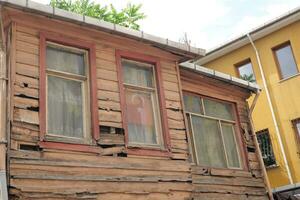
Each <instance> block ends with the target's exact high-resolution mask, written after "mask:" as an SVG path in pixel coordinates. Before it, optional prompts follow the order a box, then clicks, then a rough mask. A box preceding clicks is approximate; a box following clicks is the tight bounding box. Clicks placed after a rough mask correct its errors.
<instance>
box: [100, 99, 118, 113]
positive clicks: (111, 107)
mask: <svg viewBox="0 0 300 200" xmlns="http://www.w3.org/2000/svg"><path fill="white" fill-rule="evenodd" d="M98 108H100V109H102V110H107V111H121V105H120V103H119V102H115V101H103V100H99V101H98Z"/></svg>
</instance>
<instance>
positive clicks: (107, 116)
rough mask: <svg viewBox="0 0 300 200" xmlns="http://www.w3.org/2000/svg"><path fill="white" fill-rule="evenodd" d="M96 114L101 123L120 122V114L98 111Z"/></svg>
mask: <svg viewBox="0 0 300 200" xmlns="http://www.w3.org/2000/svg"><path fill="white" fill-rule="evenodd" d="M98 114H99V120H100V121H101V122H104V121H106V122H122V117H121V112H115V111H106V110H99V111H98Z"/></svg>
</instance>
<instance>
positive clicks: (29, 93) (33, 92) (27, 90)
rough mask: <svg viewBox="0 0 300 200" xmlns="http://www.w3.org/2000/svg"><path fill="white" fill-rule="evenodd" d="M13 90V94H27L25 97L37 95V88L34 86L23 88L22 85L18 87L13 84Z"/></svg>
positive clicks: (35, 96) (36, 96)
mask: <svg viewBox="0 0 300 200" xmlns="http://www.w3.org/2000/svg"><path fill="white" fill-rule="evenodd" d="M14 92H15V95H18V96H20V95H21V96H24V95H25V96H27V97H32V98H36V99H37V98H38V97H39V92H38V90H37V89H35V88H27V87H26V88H24V87H20V86H18V85H15V86H14Z"/></svg>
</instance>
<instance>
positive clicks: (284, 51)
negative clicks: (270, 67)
mask: <svg viewBox="0 0 300 200" xmlns="http://www.w3.org/2000/svg"><path fill="white" fill-rule="evenodd" d="M273 52H274V55H275V60H276V63H277V67H278V69H279V72H280V78H281V79H285V78H288V77H290V76H293V75H295V74H297V73H298V67H297V64H296V61H295V58H294V54H293V50H292V47H291V44H290V42H286V43H283V44H281V45H279V46H277V47H274V48H273Z"/></svg>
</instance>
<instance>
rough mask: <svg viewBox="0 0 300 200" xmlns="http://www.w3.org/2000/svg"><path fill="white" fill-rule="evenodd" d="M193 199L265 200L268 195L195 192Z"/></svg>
mask: <svg viewBox="0 0 300 200" xmlns="http://www.w3.org/2000/svg"><path fill="white" fill-rule="evenodd" d="M193 199H194V200H202V199H206V200H219V199H223V200H241V199H245V200H246V199H251V200H267V199H268V197H267V196H266V195H265V196H255V195H238V194H222V193H195V194H194V195H193Z"/></svg>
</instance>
